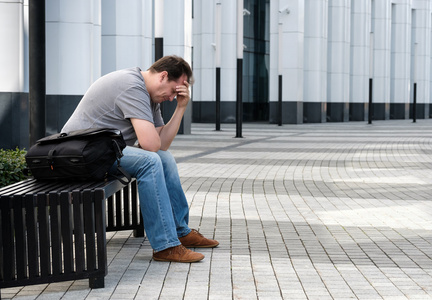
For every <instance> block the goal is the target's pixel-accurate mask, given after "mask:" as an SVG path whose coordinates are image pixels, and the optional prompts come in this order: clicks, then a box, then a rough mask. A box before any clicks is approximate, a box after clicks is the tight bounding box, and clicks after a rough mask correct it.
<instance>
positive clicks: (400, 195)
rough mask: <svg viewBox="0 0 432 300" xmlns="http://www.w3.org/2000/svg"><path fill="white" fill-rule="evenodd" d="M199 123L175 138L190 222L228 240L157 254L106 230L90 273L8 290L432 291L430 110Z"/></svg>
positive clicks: (401, 295) (134, 295)
mask: <svg viewBox="0 0 432 300" xmlns="http://www.w3.org/2000/svg"><path fill="white" fill-rule="evenodd" d="M213 129H214V125H213V124H193V126H192V135H180V136H178V137H177V138H176V140H175V141H174V143H173V145H172V152H173V154H174V155H175V157H176V158H177V161H178V163H179V171H180V175H181V178H182V182H183V187H184V190H185V192H186V195H187V197H188V200H189V202H190V214H191V218H190V225H191V227H193V228H197V229H199V230H200V232H202V233H203V234H204V235H206V236H209V237H213V238H215V239H217V240H219V241H220V246H219V247H218V248H215V249H204V250H203V251H201V252H202V253H204V254H205V255H206V258H205V259H204V260H203V261H202V262H200V263H194V264H180V263H164V262H156V261H153V260H152V259H151V255H152V250H151V248H150V245H149V243H148V241H147V240H145V239H143V238H133V237H132V236H131V232H129V231H126V232H114V233H109V234H108V241H109V243H108V249H109V250H108V251H109V254H108V261H109V273H108V275H107V276H106V278H105V285H106V287H105V288H104V289H95V290H90V289H89V288H88V281H87V280H79V281H75V282H72V281H71V282H64V283H55V284H49V285H36V286H28V287H24V288H22V287H21V288H9V289H3V290H2V291H1V292H2V296H3V298H4V299H7V298H13V299H36V298H37V299H74V300H77V299H272V300H273V299H350V298H354V299H392V300H393V299H432V120H417V122H416V123H412V121H410V120H398V121H394V120H391V121H374V122H373V124H372V125H368V124H367V122H349V123H325V124H303V125H284V126H282V127H278V126H276V125H269V124H243V136H244V138H234V136H235V125H233V124H230V125H227V124H222V131H220V132H216V131H214V130H213Z"/></svg>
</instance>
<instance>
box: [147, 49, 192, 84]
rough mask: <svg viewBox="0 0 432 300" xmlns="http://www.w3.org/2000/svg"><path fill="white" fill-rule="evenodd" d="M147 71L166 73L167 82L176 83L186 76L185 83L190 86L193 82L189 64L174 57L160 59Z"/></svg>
mask: <svg viewBox="0 0 432 300" xmlns="http://www.w3.org/2000/svg"><path fill="white" fill-rule="evenodd" d="M148 71H150V72H151V73H161V72H163V71H166V72H167V73H168V80H169V81H177V80H178V79H179V78H180V77H181V76H182V75H186V77H187V82H188V83H189V84H190V85H192V84H193V82H194V78H193V74H192V69H191V67H190V66H189V64H188V63H187V62H186V61H185V60H184V59H183V58H181V57H178V56H175V55H170V56H164V57H162V58H161V59H159V60H157V61H156V62H155V63H153V65H152V66H151V67H150V68H149V69H148Z"/></svg>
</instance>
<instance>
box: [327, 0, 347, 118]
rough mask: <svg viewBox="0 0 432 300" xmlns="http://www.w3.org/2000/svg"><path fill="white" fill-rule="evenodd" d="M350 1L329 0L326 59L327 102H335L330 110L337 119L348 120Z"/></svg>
mask: <svg viewBox="0 0 432 300" xmlns="http://www.w3.org/2000/svg"><path fill="white" fill-rule="evenodd" d="M350 12H351V1H348V0H340V1H335V0H333V1H330V2H329V16H328V20H329V32H328V56H327V57H328V61H327V103H330V105H331V104H332V103H335V104H337V105H338V107H336V106H334V107H333V108H332V111H334V110H336V111H337V114H338V115H334V116H332V117H334V118H337V119H336V120H337V121H348V120H349V119H348V116H349V115H348V113H349V112H348V111H347V108H348V105H345V104H346V103H348V102H349V79H350V33H351V32H350V22H351V16H350Z"/></svg>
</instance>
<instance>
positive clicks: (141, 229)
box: [133, 222, 144, 237]
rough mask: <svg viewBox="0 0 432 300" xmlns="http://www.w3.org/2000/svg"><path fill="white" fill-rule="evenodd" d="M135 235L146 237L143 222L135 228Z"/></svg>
mask: <svg viewBox="0 0 432 300" xmlns="http://www.w3.org/2000/svg"><path fill="white" fill-rule="evenodd" d="M133 236H134V237H144V225H143V223H142V222H141V225H140V226H139V227H138V228H136V229H134V231H133Z"/></svg>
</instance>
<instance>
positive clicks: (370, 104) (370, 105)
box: [368, 78, 373, 124]
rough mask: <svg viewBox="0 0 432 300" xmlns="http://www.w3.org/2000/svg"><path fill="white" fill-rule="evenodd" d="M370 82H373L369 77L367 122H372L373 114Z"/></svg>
mask: <svg viewBox="0 0 432 300" xmlns="http://www.w3.org/2000/svg"><path fill="white" fill-rule="evenodd" d="M372 84H373V79H372V78H369V113H368V124H372V116H373V104H372Z"/></svg>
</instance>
